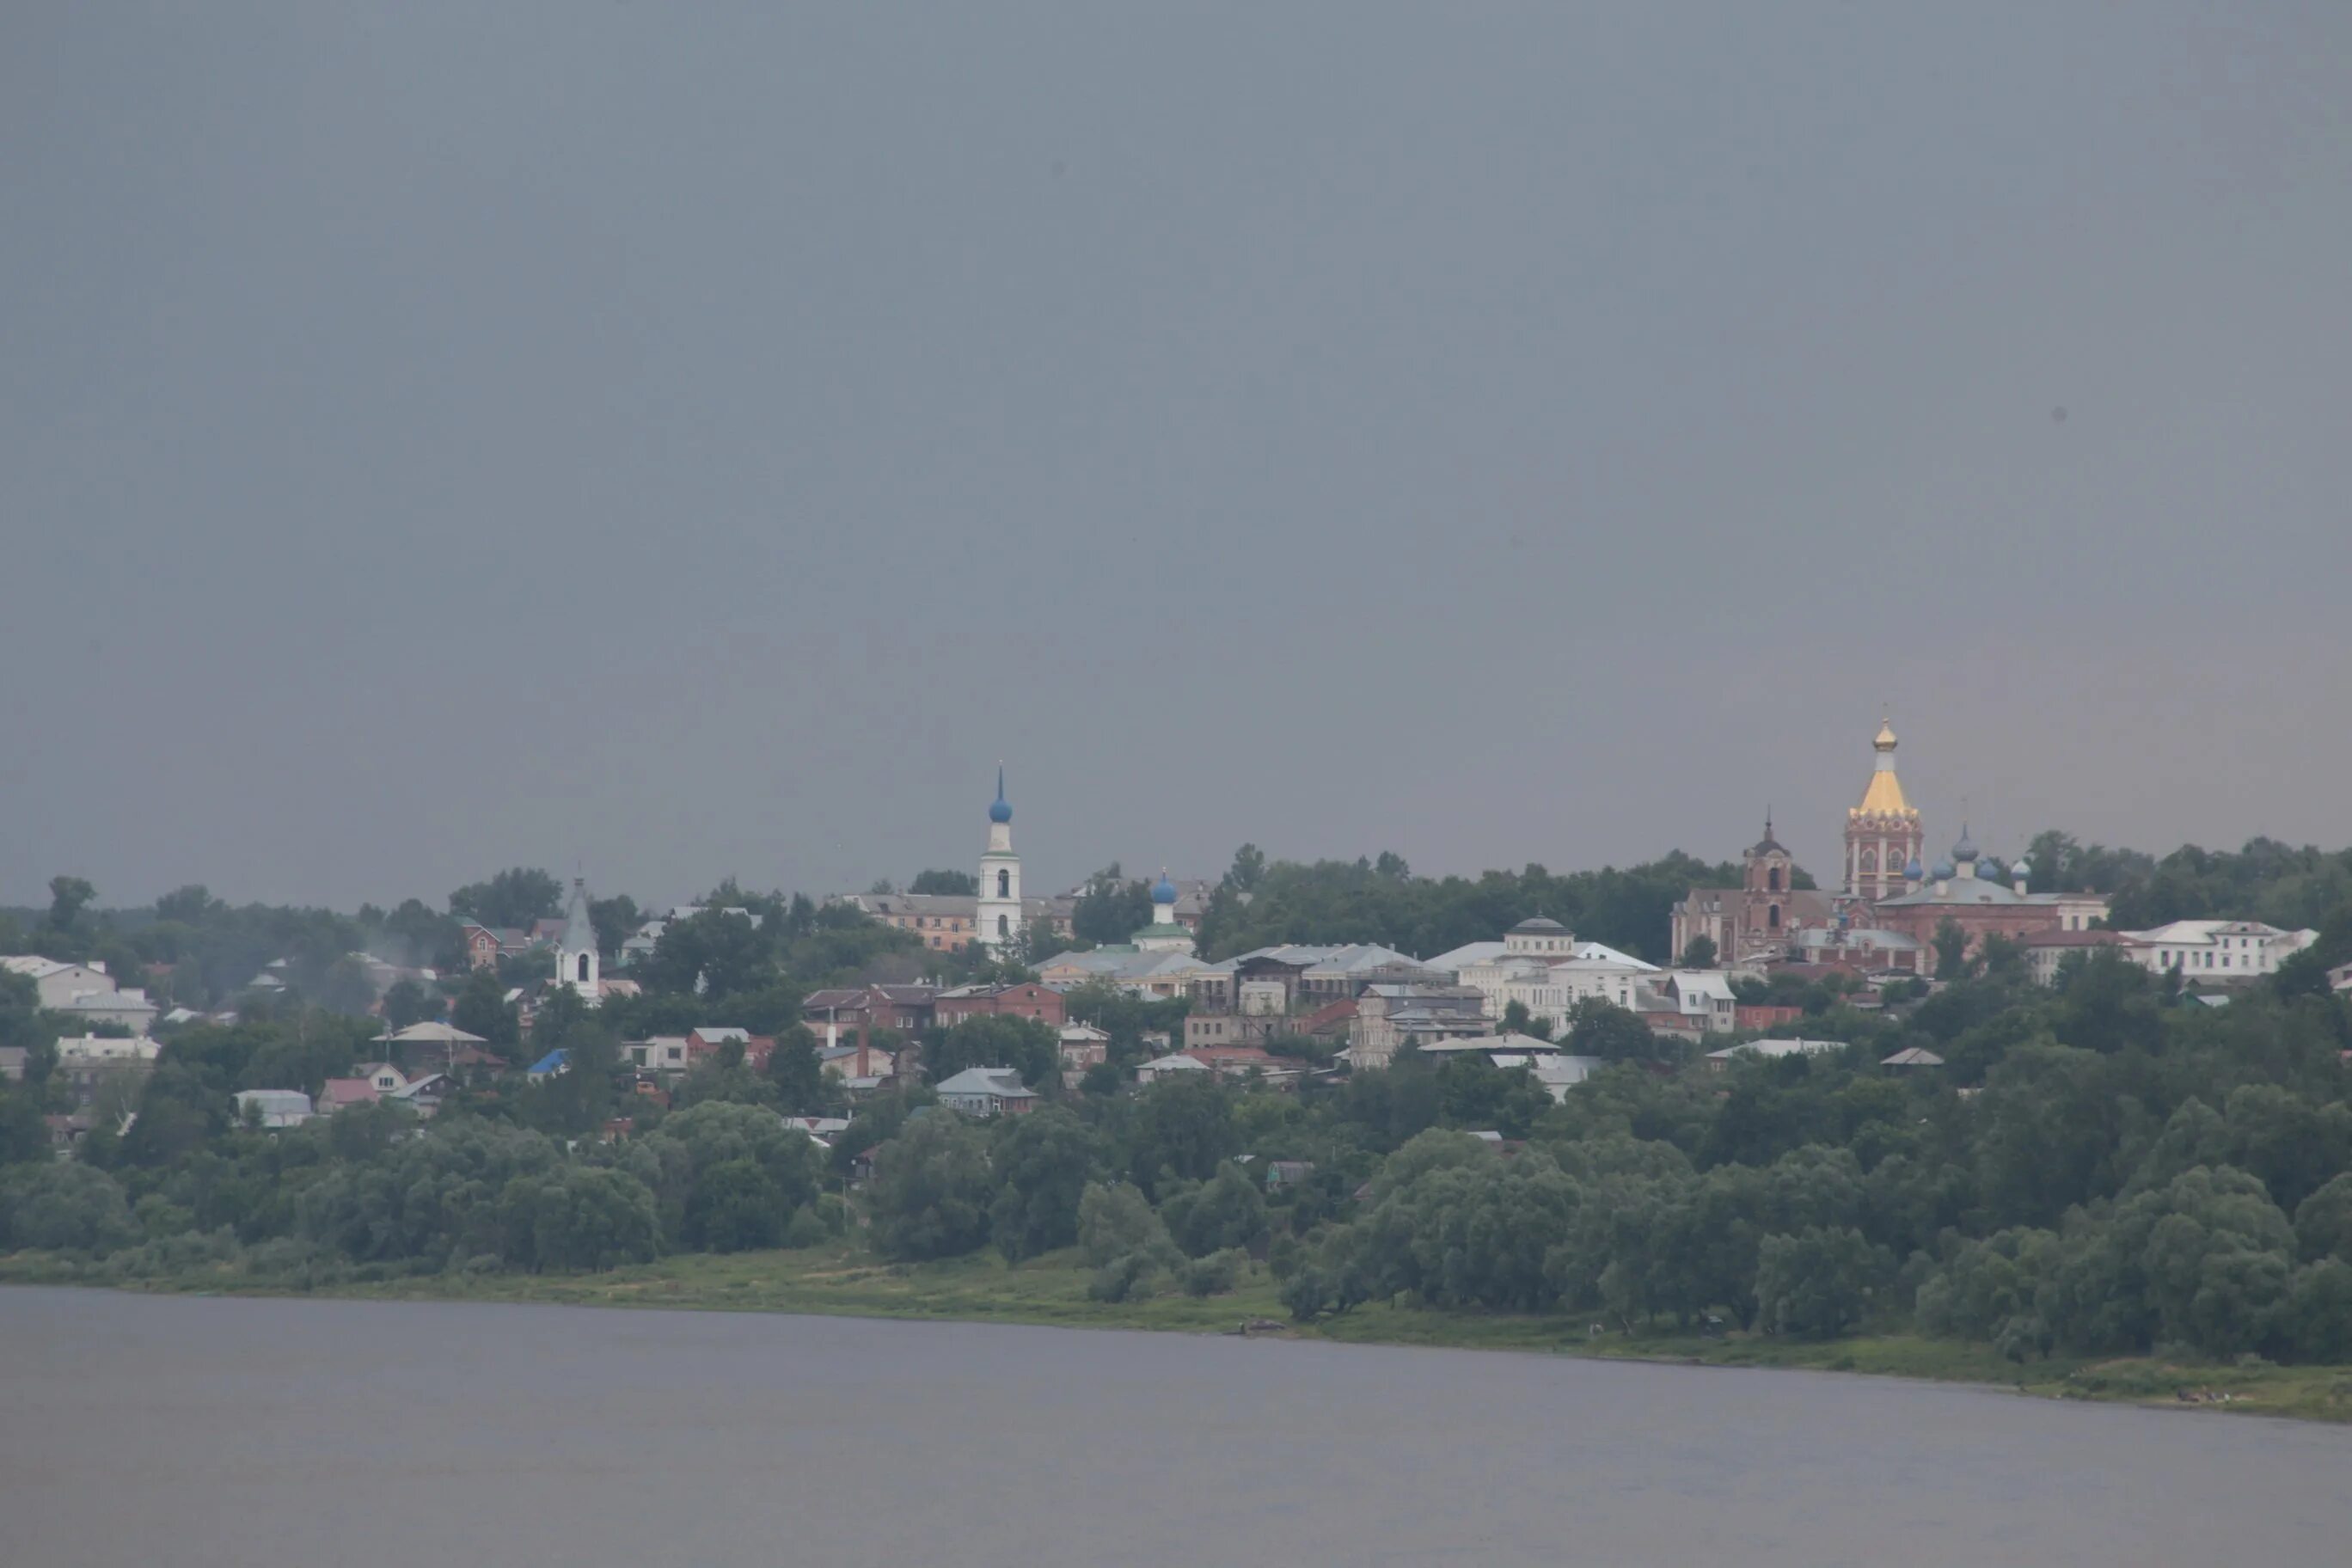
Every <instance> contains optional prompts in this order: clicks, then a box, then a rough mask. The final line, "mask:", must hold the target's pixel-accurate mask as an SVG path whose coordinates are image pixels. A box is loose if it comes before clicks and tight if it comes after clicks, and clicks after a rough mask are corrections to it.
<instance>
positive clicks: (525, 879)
mask: <svg viewBox="0 0 2352 1568" xmlns="http://www.w3.org/2000/svg"><path fill="white" fill-rule="evenodd" d="M449 912H450V913H451V914H453V915H457V916H458V917H459V918H460V919H464V920H469V921H478V922H479V923H481V924H483V925H486V926H488V927H490V928H491V929H492V930H494V931H495V930H499V929H500V928H503V927H509V926H528V925H530V922H531V921H538V920H553V919H554V918H555V917H556V916H557V915H559V914H561V913H562V912H563V884H562V882H560V881H558V880H556V879H555V877H554V876H553V874H551V873H550V872H547V871H541V870H538V869H535V868H531V867H527V866H516V867H513V868H510V869H508V870H504V871H500V872H499V873H498V874H497V875H496V876H494V877H492V878H490V879H488V881H484V882H468V883H467V884H466V886H464V887H462V888H460V889H457V891H456V892H454V893H451V894H450V895H449Z"/></svg>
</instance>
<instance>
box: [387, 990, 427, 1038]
mask: <svg viewBox="0 0 2352 1568" xmlns="http://www.w3.org/2000/svg"><path fill="white" fill-rule="evenodd" d="M436 1011H438V1009H437V1008H436V1007H435V1005H434V1004H433V1000H432V998H431V997H429V996H427V995H425V987H423V986H422V985H419V984H416V982H415V981H414V980H395V981H394V982H393V983H392V984H391V985H390V986H388V987H386V988H385V990H384V994H383V1026H384V1027H385V1028H387V1029H405V1028H407V1027H408V1026H410V1025H411V1024H421V1023H423V1022H424V1021H425V1019H427V1018H430V1017H432V1016H434V1014H435V1013H436Z"/></svg>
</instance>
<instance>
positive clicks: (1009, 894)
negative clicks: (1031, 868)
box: [972, 763, 1022, 956]
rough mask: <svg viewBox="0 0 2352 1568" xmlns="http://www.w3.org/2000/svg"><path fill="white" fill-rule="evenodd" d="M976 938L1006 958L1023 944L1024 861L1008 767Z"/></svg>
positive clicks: (992, 814)
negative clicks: (1018, 850)
mask: <svg viewBox="0 0 2352 1568" xmlns="http://www.w3.org/2000/svg"><path fill="white" fill-rule="evenodd" d="M974 913H975V915H976V917H977V918H976V919H975V920H974V921H973V922H972V923H973V926H974V928H975V929H974V931H973V932H972V934H973V936H974V937H975V938H977V939H978V941H979V942H980V944H981V946H982V947H984V948H986V949H988V951H989V952H992V953H995V954H998V955H1000V956H1002V955H1003V953H1004V952H1007V951H1008V950H1009V949H1010V948H1011V947H1012V946H1013V944H1014V943H1016V942H1019V941H1020V940H1021V935H1022V929H1021V857H1020V856H1018V855H1015V854H1014V853H1013V806H1012V803H1010V802H1009V801H1007V800H1006V799H1005V798H1004V764H1003V763H997V764H996V804H994V805H992V806H990V807H989V808H988V852H987V853H986V854H984V855H982V857H981V858H980V905H979V908H978V909H977V910H975V911H974Z"/></svg>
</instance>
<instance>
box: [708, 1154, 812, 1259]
mask: <svg viewBox="0 0 2352 1568" xmlns="http://www.w3.org/2000/svg"><path fill="white" fill-rule="evenodd" d="M789 1212H790V1211H789V1210H788V1209H787V1207H786V1205H785V1203H784V1194H783V1192H782V1189H781V1188H779V1187H778V1186H777V1185H776V1183H775V1179H774V1178H773V1177H772V1176H770V1175H769V1174H768V1173H767V1172H765V1171H763V1170H761V1168H760V1164H759V1163H758V1162H757V1161H755V1160H750V1159H741V1158H738V1159H733V1160H721V1161H720V1162H719V1163H717V1164H716V1165H713V1166H711V1167H710V1168H709V1170H707V1171H704V1172H702V1173H700V1174H699V1175H698V1176H697V1177H696V1178H695V1182H694V1189H693V1194H692V1195H691V1196H690V1197H688V1199H687V1204H686V1239H687V1243H688V1245H689V1246H692V1247H700V1248H702V1249H703V1250H705V1251H708V1252H749V1251H751V1250H753V1249H755V1248H758V1247H774V1246H776V1245H777V1244H778V1243H780V1242H781V1241H782V1240H783V1237H784V1223H785V1221H786V1219H787V1218H788V1217H789Z"/></svg>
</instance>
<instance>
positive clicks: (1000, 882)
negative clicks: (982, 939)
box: [996, 871, 1013, 920]
mask: <svg viewBox="0 0 2352 1568" xmlns="http://www.w3.org/2000/svg"><path fill="white" fill-rule="evenodd" d="M996 896H997V897H998V898H1000V899H1009V898H1011V897H1012V896H1013V873H1012V872H1010V871H999V872H998V873H997V874H996ZM998 918H999V919H1000V920H1001V919H1003V917H1002V916H999V917H998Z"/></svg>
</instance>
